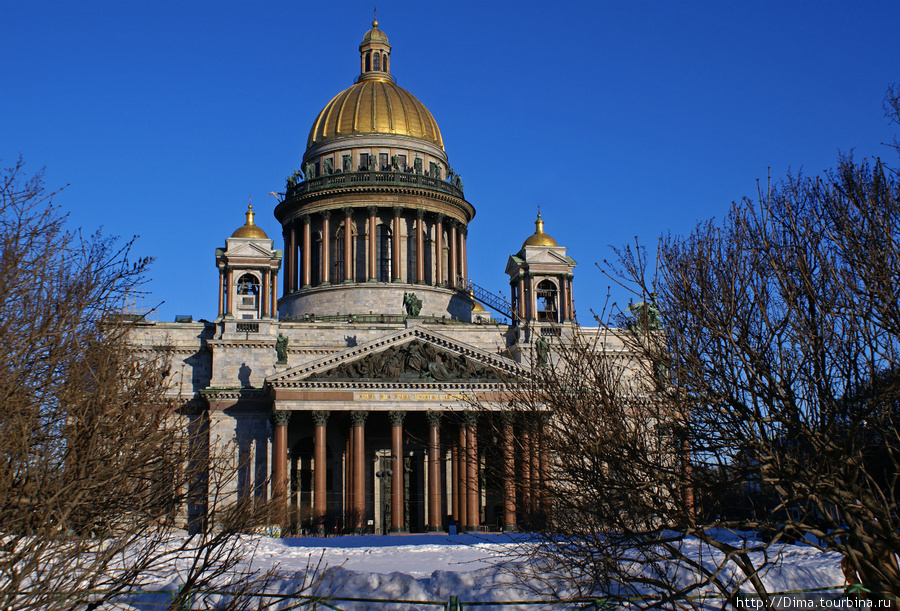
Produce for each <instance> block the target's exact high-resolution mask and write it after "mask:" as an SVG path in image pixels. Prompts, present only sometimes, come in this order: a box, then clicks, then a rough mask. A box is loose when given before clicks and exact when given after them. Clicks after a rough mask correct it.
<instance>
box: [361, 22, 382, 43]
mask: <svg viewBox="0 0 900 611" xmlns="http://www.w3.org/2000/svg"><path fill="white" fill-rule="evenodd" d="M371 40H377V41H378V42H387V41H388V37H387V35H386V34H385V33H384V32H382V31H381V30H379V29H378V21H377V20H376V21H373V22H372V29H371V30H369V31H368V32H366V34H365V36H363V42H364V43H366V42H369V41H371Z"/></svg>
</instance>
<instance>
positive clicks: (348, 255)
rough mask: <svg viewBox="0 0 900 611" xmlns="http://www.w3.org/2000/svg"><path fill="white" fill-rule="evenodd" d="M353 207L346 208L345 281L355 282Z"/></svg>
mask: <svg viewBox="0 0 900 611" xmlns="http://www.w3.org/2000/svg"><path fill="white" fill-rule="evenodd" d="M352 224H353V208H349V207H347V208H344V282H353V231H352V228H351V225H352Z"/></svg>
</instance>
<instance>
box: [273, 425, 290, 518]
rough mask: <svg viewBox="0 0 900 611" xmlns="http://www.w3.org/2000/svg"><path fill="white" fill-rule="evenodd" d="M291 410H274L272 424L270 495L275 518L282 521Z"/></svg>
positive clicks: (285, 509)
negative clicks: (273, 431)
mask: <svg viewBox="0 0 900 611" xmlns="http://www.w3.org/2000/svg"><path fill="white" fill-rule="evenodd" d="M290 420H291V412H287V411H274V412H273V413H272V424H274V425H275V434H274V443H273V444H272V446H273V447H272V497H273V498H274V499H275V503H276V512H277V520H278V522H279V523H282V524H283V523H284V521H285V519H286V518H287V462H288V457H287V425H288V422H290Z"/></svg>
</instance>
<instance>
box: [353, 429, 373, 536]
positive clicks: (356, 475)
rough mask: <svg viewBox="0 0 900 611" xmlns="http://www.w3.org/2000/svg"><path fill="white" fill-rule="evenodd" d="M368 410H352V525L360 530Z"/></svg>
mask: <svg viewBox="0 0 900 611" xmlns="http://www.w3.org/2000/svg"><path fill="white" fill-rule="evenodd" d="M368 415H369V412H352V413H351V414H350V421H351V423H352V424H353V428H354V429H355V430H354V439H353V444H354V448H353V507H352V508H351V509H352V515H353V519H354V520H355V524H354V526H355V527H356V529H357V530H362V528H363V527H364V526H365V518H366V418H367V417H368Z"/></svg>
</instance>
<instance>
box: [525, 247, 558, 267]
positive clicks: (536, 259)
mask: <svg viewBox="0 0 900 611" xmlns="http://www.w3.org/2000/svg"><path fill="white" fill-rule="evenodd" d="M525 262H526V263H529V264H533V263H552V264H556V265H568V264H569V260H568V257H566V251H565V249H564V248H559V249H553V250H551V249H550V248H547V249H541V250H538V249H534V250H532V249H528V252H526V253H525Z"/></svg>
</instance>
